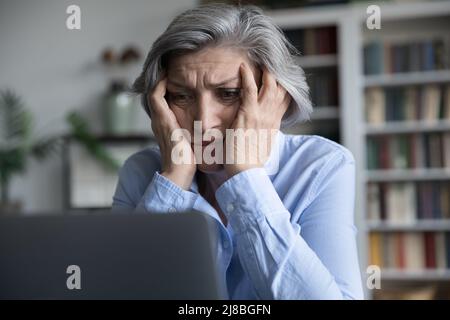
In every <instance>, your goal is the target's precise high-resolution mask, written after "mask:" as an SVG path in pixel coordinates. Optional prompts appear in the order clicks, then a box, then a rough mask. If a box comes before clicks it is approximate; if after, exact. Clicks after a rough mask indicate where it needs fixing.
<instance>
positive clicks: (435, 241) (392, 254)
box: [369, 232, 450, 278]
mask: <svg viewBox="0 0 450 320" xmlns="http://www.w3.org/2000/svg"><path fill="white" fill-rule="evenodd" d="M369 246H370V264H372V265H377V266H379V267H380V268H381V269H383V268H385V269H394V270H401V271H423V270H447V269H448V268H450V234H449V233H448V232H392V233H391V232H389V233H379V232H371V233H370V235H369ZM381 278H383V272H382V273H381Z"/></svg>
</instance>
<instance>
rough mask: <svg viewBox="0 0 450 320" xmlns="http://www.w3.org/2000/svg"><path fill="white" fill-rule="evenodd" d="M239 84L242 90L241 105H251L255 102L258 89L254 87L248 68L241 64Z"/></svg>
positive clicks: (253, 79) (254, 83) (253, 80)
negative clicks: (240, 83)
mask: <svg viewBox="0 0 450 320" xmlns="http://www.w3.org/2000/svg"><path fill="white" fill-rule="evenodd" d="M240 73H241V82H242V89H243V97H242V99H243V104H244V105H253V104H254V102H256V101H257V97H258V87H257V86H256V82H255V78H254V77H253V72H252V70H251V69H250V66H248V65H247V64H244V63H243V64H241V66H240Z"/></svg>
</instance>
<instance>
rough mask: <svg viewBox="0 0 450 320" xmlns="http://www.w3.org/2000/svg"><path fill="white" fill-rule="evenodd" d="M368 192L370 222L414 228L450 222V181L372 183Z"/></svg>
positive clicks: (369, 184)
mask: <svg viewBox="0 0 450 320" xmlns="http://www.w3.org/2000/svg"><path fill="white" fill-rule="evenodd" d="M366 192H367V208H366V210H367V218H368V220H369V221H373V222H386V223H389V224H411V223H415V222H417V221H420V220H430V219H436V220H437V219H450V181H434V182H430V181H417V182H395V183H387V182H378V183H375V182H369V183H368V184H367V191H366Z"/></svg>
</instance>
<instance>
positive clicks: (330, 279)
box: [113, 132, 363, 299]
mask: <svg viewBox="0 0 450 320" xmlns="http://www.w3.org/2000/svg"><path fill="white" fill-rule="evenodd" d="M277 143H278V144H277V145H276V146H275V147H274V148H273V150H275V151H272V153H271V156H270V158H269V160H268V161H267V162H266V164H265V167H264V168H255V169H249V170H246V171H243V172H241V173H239V174H236V175H234V176H233V177H231V178H229V179H228V180H226V181H225V182H224V183H223V184H222V185H221V186H220V187H219V188H218V189H217V190H216V193H215V196H216V199H217V202H218V204H219V206H220V208H221V210H222V211H223V212H224V214H225V215H226V217H227V220H228V224H227V226H224V224H223V223H222V221H221V219H220V217H219V214H218V212H217V211H216V210H215V209H214V207H213V206H211V205H210V204H209V203H208V201H206V200H205V198H203V197H202V196H201V195H200V194H199V192H198V187H197V184H196V181H195V179H194V181H193V183H192V186H191V188H190V190H189V191H186V190H183V189H182V188H180V187H178V186H177V185H176V184H174V183H172V182H171V181H170V180H169V179H167V178H165V177H163V176H161V175H160V174H159V172H160V170H161V159H160V153H159V149H158V148H157V147H155V148H152V147H149V148H147V149H144V150H142V151H140V152H138V153H136V154H134V155H132V156H131V157H130V158H129V159H128V160H127V161H126V162H125V164H124V165H123V167H122V168H121V170H120V172H119V182H118V184H117V188H116V192H115V195H114V197H113V211H117V210H123V209H133V210H145V211H148V212H160V213H168V214H170V212H183V211H188V210H191V209H195V210H198V211H201V212H204V213H206V214H208V215H210V216H212V217H213V218H215V219H216V221H217V224H218V226H219V230H220V232H219V233H220V237H219V242H218V243H217V244H216V248H217V251H216V252H217V255H218V259H219V264H220V266H221V274H222V276H223V277H224V279H226V280H225V281H226V285H227V290H228V294H229V297H230V298H231V299H362V298H363V291H362V283H361V274H360V270H359V264H358V254H357V247H356V228H355V225H354V201H355V160H354V157H353V155H352V153H351V152H350V151H349V150H348V149H346V148H345V147H343V146H342V145H339V144H337V143H335V142H333V141H331V140H328V139H326V138H323V137H320V136H316V135H285V134H283V133H281V132H280V133H279V134H278V140H277ZM277 147H278V149H277ZM276 150H278V153H277V152H276ZM274 154H276V155H277V156H274ZM278 159H279V162H278V161H276V160H278Z"/></svg>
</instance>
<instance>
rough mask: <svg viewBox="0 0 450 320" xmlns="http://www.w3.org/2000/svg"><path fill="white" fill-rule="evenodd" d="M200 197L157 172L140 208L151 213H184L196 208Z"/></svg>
mask: <svg viewBox="0 0 450 320" xmlns="http://www.w3.org/2000/svg"><path fill="white" fill-rule="evenodd" d="M197 197H198V195H197V194H195V193H193V192H191V191H186V190H184V189H182V188H180V187H179V186H177V185H176V184H175V183H173V182H172V181H171V180H169V179H167V178H166V177H164V176H162V175H160V174H159V172H155V174H154V176H153V179H152V181H151V182H150V184H149V185H148V187H147V190H146V191H145V193H144V196H143V198H142V200H141V203H140V205H139V207H141V208H142V207H143V208H145V210H147V211H149V212H173V213H175V212H183V211H189V210H191V209H192V208H193V207H194V203H195V201H196V200H197Z"/></svg>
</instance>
